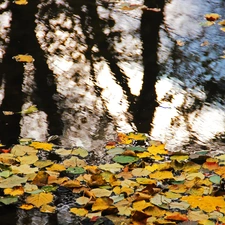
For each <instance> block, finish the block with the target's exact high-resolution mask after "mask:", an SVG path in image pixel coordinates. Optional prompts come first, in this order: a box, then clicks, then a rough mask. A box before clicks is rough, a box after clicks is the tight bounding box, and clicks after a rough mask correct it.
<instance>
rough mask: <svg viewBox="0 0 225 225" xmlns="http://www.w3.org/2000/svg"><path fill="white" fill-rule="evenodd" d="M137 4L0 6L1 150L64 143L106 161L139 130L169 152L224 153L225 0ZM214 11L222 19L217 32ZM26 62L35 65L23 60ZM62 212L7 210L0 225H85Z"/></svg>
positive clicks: (62, 3)
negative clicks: (22, 142)
mask: <svg viewBox="0 0 225 225" xmlns="http://www.w3.org/2000/svg"><path fill="white" fill-rule="evenodd" d="M132 3H133V4H134V5H133V6H132V5H130V4H129V1H127V2H122V1H115V2H114V1H102V0H99V1H97V0H96V1H92V2H91V3H90V1H88V0H87V1H86V0H82V1H74V0H68V1H61V0H57V1H54V0H52V1H41V2H39V1H30V2H29V3H28V4H27V5H25V6H24V5H16V4H14V3H12V2H9V1H5V2H4V3H2V4H0V9H1V15H0V18H1V21H2V23H1V25H0V32H1V42H0V47H1V51H0V57H1V64H0V79H1V89H0V104H1V109H0V140H1V142H2V143H3V144H6V145H7V146H10V145H12V144H15V143H16V142H17V140H18V138H19V137H26V138H34V139H35V140H39V141H47V140H48V138H49V137H51V136H52V135H57V137H58V138H57V139H56V140H54V142H55V143H57V144H60V145H63V146H66V147H71V146H82V147H85V148H86V149H88V150H95V151H97V152H98V153H99V154H101V151H102V148H103V146H104V144H105V142H106V141H108V140H113V139H114V138H115V135H116V132H130V131H138V132H145V133H148V134H149V135H150V136H151V137H152V138H153V139H157V140H160V141H163V142H164V143H166V145H167V148H168V149H170V150H180V149H192V148H195V149H196V148H199V149H202V148H203V149H215V150H218V149H219V150H224V144H223V143H224V139H225V101H224V95H225V74H224V73H225V59H224V58H225V57H223V56H224V55H225V52H224V50H225V44H224V36H225V32H224V31H223V30H221V28H222V26H221V25H219V24H218V22H220V21H222V20H224V19H225V18H223V15H225V3H224V1H222V0H208V1H206V0H198V1H197V2H196V1H194V0H172V1H168V2H165V1H163V0H157V1H153V0H148V1H147V0H146V1H145V2H144V1H141V0H136V1H133V2H132ZM132 7H133V8H132ZM128 9H129V10H128ZM131 9H132V10H131ZM159 9H160V10H159ZM209 13H217V14H219V15H221V17H220V18H219V19H218V20H215V21H213V22H214V24H210V26H209V23H208V22H209V21H208V22H207V20H206V19H205V14H209ZM211 22H212V21H211ZM19 54H28V55H31V56H32V57H33V59H34V61H33V62H29V63H28V62H17V61H16V60H15V58H14V57H15V56H16V55H19ZM32 105H35V106H36V107H37V109H38V110H37V111H31V112H30V113H27V112H26V109H29V107H31V106H32ZM21 111H22V112H23V113H20V112H21ZM60 207H61V208H60V209H59V213H58V214H57V215H50V216H49V215H44V214H41V213H39V212H22V210H21V211H19V212H18V210H16V209H15V208H13V207H12V208H10V209H9V208H7V209H5V208H4V209H3V208H2V209H1V210H2V211H1V212H0V214H1V215H2V216H0V219H1V221H3V220H4V221H6V222H5V223H4V224H17V225H19V224H32V225H33V224H39V225H40V224H64V225H66V224H78V223H76V222H73V220H74V218H72V217H71V215H69V214H68V215H67V216H66V217H65V214H64V213H66V212H67V208H66V207H67V206H66V205H64V204H62V205H61V206H60ZM13 217H14V218H17V219H16V220H17V222H15V220H14V219H12V220H11V218H13ZM18 218H19V219H18Z"/></svg>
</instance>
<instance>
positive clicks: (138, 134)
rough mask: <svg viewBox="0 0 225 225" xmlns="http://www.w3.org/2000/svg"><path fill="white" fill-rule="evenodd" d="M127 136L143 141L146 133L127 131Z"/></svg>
mask: <svg viewBox="0 0 225 225" xmlns="http://www.w3.org/2000/svg"><path fill="white" fill-rule="evenodd" d="M127 137H128V138H130V139H133V140H135V141H144V140H146V139H147V137H146V135H145V134H143V133H133V132H132V133H129V134H128V135H127Z"/></svg>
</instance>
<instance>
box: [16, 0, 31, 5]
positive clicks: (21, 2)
mask: <svg viewBox="0 0 225 225" xmlns="http://www.w3.org/2000/svg"><path fill="white" fill-rule="evenodd" d="M14 3H15V4H17V5H26V4H28V1H27V0H15V1H14Z"/></svg>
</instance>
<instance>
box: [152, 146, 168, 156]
mask: <svg viewBox="0 0 225 225" xmlns="http://www.w3.org/2000/svg"><path fill="white" fill-rule="evenodd" d="M148 151H149V152H150V153H151V154H152V155H160V154H168V151H167V150H165V145H164V144H160V145H152V146H149V147H148Z"/></svg>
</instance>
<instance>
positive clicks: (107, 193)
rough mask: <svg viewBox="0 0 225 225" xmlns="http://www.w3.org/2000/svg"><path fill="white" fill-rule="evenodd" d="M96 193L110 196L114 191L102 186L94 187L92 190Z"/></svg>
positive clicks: (100, 195) (96, 194)
mask: <svg viewBox="0 0 225 225" xmlns="http://www.w3.org/2000/svg"><path fill="white" fill-rule="evenodd" d="M90 192H91V193H93V194H94V196H95V197H97V198H100V197H109V196H110V195H111V194H112V191H109V190H105V189H101V188H94V189H92V190H91V191H90Z"/></svg>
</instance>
